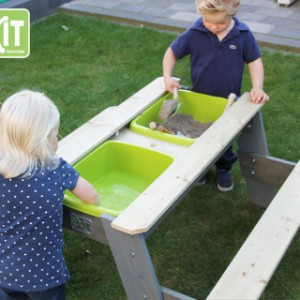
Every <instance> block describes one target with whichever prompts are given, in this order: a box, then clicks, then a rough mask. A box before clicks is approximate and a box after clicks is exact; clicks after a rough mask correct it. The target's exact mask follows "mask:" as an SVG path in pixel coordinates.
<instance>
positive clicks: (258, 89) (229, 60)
mask: <svg viewBox="0 0 300 300" xmlns="http://www.w3.org/2000/svg"><path fill="white" fill-rule="evenodd" d="M196 6H197V11H198V12H199V13H200V14H201V15H202V17H201V18H200V19H198V20H197V21H196V22H195V23H194V24H193V25H192V26H191V27H190V28H189V29H188V30H186V31H185V32H184V33H183V34H181V35H180V36H179V37H178V38H176V39H175V41H174V42H173V43H172V44H171V46H170V47H169V48H168V49H167V51H166V53H165V56H164V59H163V76H164V81H165V87H166V90H168V91H169V92H171V93H172V92H173V91H174V89H175V88H179V87H180V84H179V83H178V82H177V81H175V80H174V79H172V73H173V70H174V68H175V65H176V61H177V60H178V59H181V58H183V57H185V56H187V55H190V66H191V81H192V90H193V91H194V92H198V93H203V94H208V95H212V96H218V97H224V98H227V97H228V95H229V94H230V93H234V94H236V95H237V96H240V95H241V85H242V76H243V71H244V64H245V63H246V64H248V68H249V73H250V77H251V82H252V89H251V92H250V93H251V100H252V101H253V102H254V103H263V102H266V101H268V100H269V96H268V95H267V94H266V93H265V92H264V90H263V82H264V68H263V64H262V60H261V53H260V50H259V47H258V45H257V43H256V41H255V39H254V37H253V34H252V33H251V32H250V30H249V28H248V26H247V25H246V24H244V23H242V22H240V21H239V20H238V19H237V18H236V17H234V16H235V14H236V13H237V11H238V9H239V7H240V0H196ZM235 161H236V155H235V153H233V152H232V146H230V147H229V148H228V149H227V150H226V151H225V153H224V154H223V155H222V157H221V158H220V159H219V160H218V161H217V162H216V169H217V170H216V175H217V187H218V189H219V190H220V191H223V192H227V191H230V190H232V189H233V182H232V179H231V176H230V172H229V171H230V170H231V168H232V165H233V163H234V162H235ZM206 177H207V176H204V177H203V178H201V179H200V181H199V183H198V185H202V184H205V182H206Z"/></svg>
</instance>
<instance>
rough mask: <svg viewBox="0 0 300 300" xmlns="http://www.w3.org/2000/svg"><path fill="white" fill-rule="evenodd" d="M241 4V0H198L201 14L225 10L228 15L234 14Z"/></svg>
mask: <svg viewBox="0 0 300 300" xmlns="http://www.w3.org/2000/svg"><path fill="white" fill-rule="evenodd" d="M240 5H241V1H240V0H196V8H197V11H198V12H199V13H200V14H213V13H217V12H224V13H226V14H227V15H228V16H234V15H236V13H237V12H238V10H239V8H240Z"/></svg>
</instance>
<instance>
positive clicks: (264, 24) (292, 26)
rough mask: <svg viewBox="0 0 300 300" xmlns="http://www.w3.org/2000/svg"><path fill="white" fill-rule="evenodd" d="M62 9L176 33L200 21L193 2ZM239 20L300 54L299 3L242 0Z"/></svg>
mask: <svg viewBox="0 0 300 300" xmlns="http://www.w3.org/2000/svg"><path fill="white" fill-rule="evenodd" d="M12 1H13V0H12ZM62 7H65V8H68V9H69V10H70V9H72V7H73V8H74V10H76V11H80V10H83V11H84V10H85V12H91V13H94V14H95V13H99V14H102V15H107V16H115V17H118V18H122V19H126V18H128V19H132V20H135V21H137V22H141V23H143V22H145V23H147V24H153V26H155V27H157V25H159V26H161V27H163V26H165V27H166V28H169V29H170V28H174V30H176V32H177V31H178V32H181V31H183V30H185V29H186V28H188V27H189V26H190V25H191V24H192V23H193V22H194V21H195V20H196V19H198V18H199V14H198V13H197V11H196V7H195V1H194V0H181V1H179V0H151V1H150V0H110V1H108V0H73V1H72V2H70V3H68V4H65V5H63V6H62ZM237 17H238V18H239V19H240V20H241V21H243V22H245V23H246V24H248V26H249V27H250V29H251V30H252V32H253V33H254V35H255V36H256V38H257V39H258V41H259V42H265V43H268V44H272V41H273V43H274V45H275V46H277V45H278V46H282V47H289V46H291V47H294V48H297V47H298V45H299V51H300V36H299V35H300V30H299V29H300V0H298V1H296V2H294V3H293V4H292V5H290V6H289V7H282V6H279V5H278V3H277V0H243V1H242V5H241V8H240V10H239V12H238V14H237Z"/></svg>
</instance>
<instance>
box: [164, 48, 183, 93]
mask: <svg viewBox="0 0 300 300" xmlns="http://www.w3.org/2000/svg"><path fill="white" fill-rule="evenodd" d="M175 65H176V57H175V55H174V53H173V50H172V49H171V48H168V49H167V51H166V53H165V56H164V58H163V76H164V81H165V87H166V90H167V91H168V92H170V93H173V91H174V88H176V89H179V88H180V84H179V82H178V81H176V80H174V79H173V78H172V73H173V70H174V68H175Z"/></svg>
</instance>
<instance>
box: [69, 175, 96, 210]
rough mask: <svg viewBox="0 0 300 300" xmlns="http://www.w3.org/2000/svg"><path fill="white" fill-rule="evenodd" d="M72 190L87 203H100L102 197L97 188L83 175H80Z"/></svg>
mask: <svg viewBox="0 0 300 300" xmlns="http://www.w3.org/2000/svg"><path fill="white" fill-rule="evenodd" d="M71 192H72V193H73V194H74V195H75V196H77V197H78V198H79V199H80V200H82V201H84V202H86V203H89V204H95V205H99V204H100V197H99V195H98V193H97V191H96V190H95V188H94V187H93V186H92V185H91V184H90V183H89V182H88V181H86V180H85V179H84V178H82V177H81V176H79V178H78V181H77V184H76V186H75V188H74V189H73V190H72V191H71Z"/></svg>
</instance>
